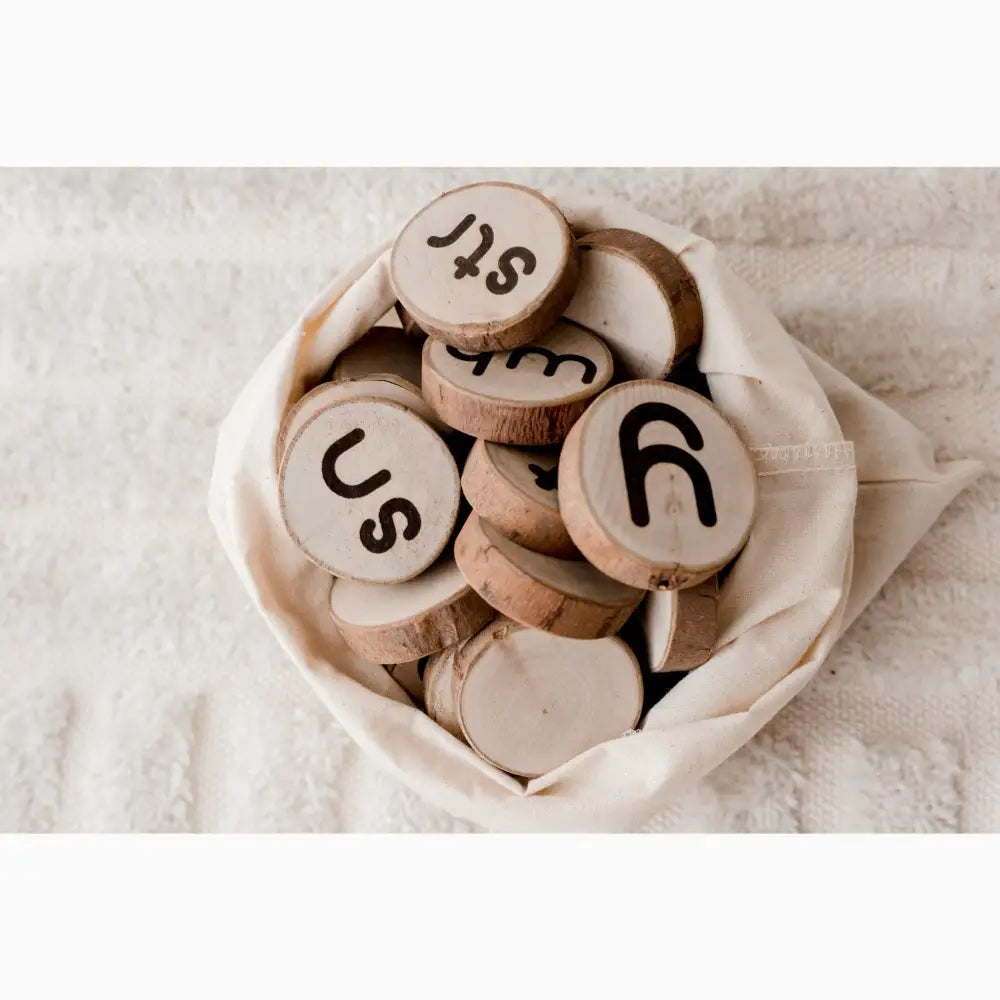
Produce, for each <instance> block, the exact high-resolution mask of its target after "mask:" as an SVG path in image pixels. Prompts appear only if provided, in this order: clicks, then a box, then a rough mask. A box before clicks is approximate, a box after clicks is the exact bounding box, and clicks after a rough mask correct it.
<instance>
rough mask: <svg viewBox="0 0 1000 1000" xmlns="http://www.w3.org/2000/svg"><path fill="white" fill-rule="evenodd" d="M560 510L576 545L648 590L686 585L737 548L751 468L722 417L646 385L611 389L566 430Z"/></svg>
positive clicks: (707, 406)
mask: <svg viewBox="0 0 1000 1000" xmlns="http://www.w3.org/2000/svg"><path fill="white" fill-rule="evenodd" d="M559 506H560V509H561V512H562V517H563V521H564V522H565V524H566V529H567V530H568V531H569V533H570V537H571V538H572V539H573V541H574V542H575V543H576V546H577V548H578V549H579V550H580V551H581V552H582V553H583V554H584V555H585V556H586V557H587V558H588V559H589V560H590V561H591V562H592V563H593V564H594V565H595V566H597V567H598V569H600V570H602V571H603V572H604V573H606V574H607V575H608V576H610V577H613V578H614V579H616V580H621V581H622V582H623V583H628V584H630V585H631V586H633V587H644V588H645V589H646V590H663V589H667V590H673V589H677V588H680V587H689V586H693V585H694V584H696V583H699V582H700V581H701V580H704V579H706V578H707V577H709V576H711V575H712V573H714V572H716V570H718V569H720V568H721V567H722V566H724V565H725V564H726V563H727V562H729V560H730V559H732V558H733V557H734V556H735V555H736V554H737V553H738V552H739V551H740V549H742V548H743V546H744V544H745V543H746V540H747V537H748V536H749V534H750V526H751V524H752V522H753V517H754V512H755V510H756V506H757V472H756V469H755V468H754V464H753V460H752V459H751V458H750V454H749V453H748V451H747V449H746V447H745V445H744V444H743V442H742V441H741V440H740V438H739V435H738V434H737V433H736V431H735V430H733V428H732V426H731V425H730V424H729V422H728V421H727V420H726V418H725V417H724V416H723V415H722V414H721V413H720V412H719V410H717V409H716V408H715V407H714V406H713V405H712V404H711V403H709V402H708V400H706V399H703V398H702V397H701V396H699V395H698V394H697V393H694V392H691V391H690V390H689V389H683V388H681V387H680V386H676V385H671V384H669V383H667V382H658V381H654V380H652V379H650V380H640V381H637V382H623V383H622V384H621V385H616V386H614V387H613V388H611V389H609V390H608V391H607V392H605V393H604V394H603V395H602V396H600V397H599V398H598V399H597V400H595V401H594V403H593V405H592V406H591V407H590V408H589V409H588V410H587V412H586V413H585V414H584V415H583V416H582V417H581V418H580V420H579V421H577V423H576V424H575V425H574V427H573V429H572V430H571V431H570V433H569V436H568V437H567V438H566V442H565V444H564V445H563V449H562V452H561V454H560V457H559Z"/></svg>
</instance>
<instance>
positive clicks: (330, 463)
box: [278, 397, 460, 662]
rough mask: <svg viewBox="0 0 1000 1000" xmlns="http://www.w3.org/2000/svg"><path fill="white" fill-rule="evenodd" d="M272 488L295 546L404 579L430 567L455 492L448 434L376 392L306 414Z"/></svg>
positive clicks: (355, 574)
mask: <svg viewBox="0 0 1000 1000" xmlns="http://www.w3.org/2000/svg"><path fill="white" fill-rule="evenodd" d="M278 488H279V494H280V500H281V515H282V517H283V518H284V521H285V526H286V527H287V528H288V533H289V534H290V535H291V536H292V538H293V539H294V540H295V542H296V544H297V545H298V546H299V548H300V549H302V551H303V552H304V553H305V554H306V555H307V556H308V557H309V558H310V559H311V560H312V561H313V562H315V563H316V564H317V565H319V566H322V567H323V568H324V569H325V570H327V571H328V572H330V573H332V574H333V575H334V576H343V577H349V578H351V579H354V580H364V581H367V582H369V583H398V582H400V581H403V580H409V579H411V578H412V577H414V576H416V575H417V574H418V573H421V572H422V571H423V570H425V569H426V568H427V567H428V566H430V565H431V563H433V562H434V560H435V559H437V557H438V556H439V555H440V554H441V551H442V550H443V549H444V547H445V545H446V544H447V542H448V538H449V536H450V535H451V531H452V528H453V527H454V526H455V518H456V516H457V514H458V501H459V496H460V490H459V478H458V468H457V467H456V465H455V460H454V459H453V458H452V457H451V453H450V452H449V451H448V448H447V446H446V445H445V443H444V441H443V440H442V439H441V438H440V437H439V436H438V435H437V434H436V433H435V432H434V431H433V430H432V429H431V428H430V426H428V424H426V423H425V422H424V421H423V420H421V419H420V417H418V416H416V415H415V414H414V413H413V412H411V411H410V410H408V409H406V408H405V407H403V406H400V405H399V404H398V403H390V402H388V401H387V400H384V399H374V398H372V397H362V398H359V399H348V400H342V401H340V402H336V403H333V404H331V405H330V406H327V407H325V408H324V409H322V410H320V411H319V412H318V413H317V414H315V415H314V416H313V417H311V418H310V419H309V420H308V421H307V422H306V423H305V424H304V425H303V426H302V427H301V428H300V429H299V430H298V432H297V433H296V434H295V436H294V437H293V438H291V439H290V440H289V443H288V446H287V448H286V450H285V456H284V459H283V460H282V463H281V470H280V472H279V485H278ZM410 658H411V659H412V657H410ZM375 659H376V662H381V660H380V659H379V658H377V657H376V658H375Z"/></svg>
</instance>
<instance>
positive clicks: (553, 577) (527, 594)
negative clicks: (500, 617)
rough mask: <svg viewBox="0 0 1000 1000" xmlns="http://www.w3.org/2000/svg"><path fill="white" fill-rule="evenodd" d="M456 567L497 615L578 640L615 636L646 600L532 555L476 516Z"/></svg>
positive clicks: (580, 569) (580, 568)
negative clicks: (642, 601) (643, 600)
mask: <svg viewBox="0 0 1000 1000" xmlns="http://www.w3.org/2000/svg"><path fill="white" fill-rule="evenodd" d="M455 561H456V562H457V563H458V566H459V569H461V571H462V573H463V574H464V575H465V578H466V580H468V581H469V583H470V584H471V585H472V587H473V588H474V589H475V590H476V591H477V592H478V593H479V594H480V595H482V597H483V598H484V599H485V600H486V601H488V602H489V603H490V604H491V605H492V606H493V607H494V608H496V609H497V611H500V612H502V613H503V614H505V615H507V616H508V617H509V618H513V619H514V620H515V621H518V622H521V623H522V624H524V625H531V626H532V627H534V628H539V629H544V630H546V631H548V632H553V633H554V634H556V635H562V636H567V637H568V638H573V639H599V638H601V637H602V636H606V635H614V633H615V632H617V631H618V630H619V629H620V628H621V627H622V625H624V624H625V622H626V620H627V619H628V616H629V615H630V614H631V613H632V612H633V611H634V610H635V608H636V607H637V605H638V604H639V601H640V600H641V599H642V597H643V596H644V595H643V593H642V591H641V590H636V589H635V588H634V587H628V586H625V585H624V584H621V583H619V582H618V581H617V580H612V579H610V578H609V577H606V576H605V575H604V574H603V573H601V572H599V571H598V570H596V569H595V568H594V567H593V566H591V565H589V564H588V563H585V562H582V561H580V562H571V561H570V560H568V559H555V558H553V557H552V556H546V555H542V554H541V553H540V552H532V551H531V550H530V549H526V548H524V547H523V546H521V545H518V544H517V543H515V542H512V541H511V540H510V539H509V538H506V537H505V536H504V535H502V534H501V533H500V532H499V531H498V530H497V529H496V528H494V527H493V526H492V525H491V524H490V523H489V522H487V521H484V520H483V519H482V518H481V517H479V516H478V515H476V514H472V515H470V516H469V519H468V520H467V521H466V522H465V524H464V525H463V527H462V530H461V531H460V532H459V533H458V538H457V539H456V540H455Z"/></svg>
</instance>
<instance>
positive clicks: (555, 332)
mask: <svg viewBox="0 0 1000 1000" xmlns="http://www.w3.org/2000/svg"><path fill="white" fill-rule="evenodd" d="M423 362H424V363H423V392H424V397H425V398H426V399H427V402H428V403H430V405H431V406H432V407H433V409H434V411H435V412H436V413H437V414H438V416H439V417H440V418H441V420H443V421H444V422H445V423H446V424H448V426H449V427H454V428H456V429H457V430H460V431H464V432H465V433H466V434H471V435H473V436H474V437H479V438H485V439H486V440H487V441H499V442H502V443H506V444H523V445H547V444H558V443H559V442H560V441H562V439H563V438H564V437H565V436H566V434H567V432H568V431H569V429H570V427H572V426H573V424H574V423H575V422H576V420H577V419H578V417H579V416H580V414H581V413H583V411H584V410H585V409H586V408H587V407H588V406H589V405H590V403H591V401H592V400H593V398H594V397H595V396H596V395H597V394H598V393H599V392H600V391H601V390H602V389H603V388H604V387H605V386H606V385H607V384H608V383H609V382H610V381H611V376H612V374H613V372H614V363H613V361H612V358H611V352H610V351H609V350H608V349H607V347H605V345H604V344H603V343H602V342H601V340H600V339H599V338H598V337H595V336H594V335H593V334H592V333H590V332H589V331H587V330H584V329H583V328H582V327H579V326H576V325H575V324H573V323H567V322H565V321H562V320H560V321H559V322H558V323H557V324H556V325H555V326H554V327H552V328H551V329H550V330H549V331H548V332H546V333H545V334H544V335H542V336H541V337H539V338H538V340H536V341H535V342H534V343H533V344H530V345H528V346H527V347H517V348H514V349H513V350H510V351H496V352H490V351H480V352H477V353H469V352H468V351H463V350H460V349H459V348H457V347H454V346H452V345H451V344H445V343H442V342H441V341H439V340H434V339H432V338H429V339H428V340H426V341H425V342H424V358H423Z"/></svg>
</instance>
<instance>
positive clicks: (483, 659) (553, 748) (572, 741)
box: [454, 618, 642, 778]
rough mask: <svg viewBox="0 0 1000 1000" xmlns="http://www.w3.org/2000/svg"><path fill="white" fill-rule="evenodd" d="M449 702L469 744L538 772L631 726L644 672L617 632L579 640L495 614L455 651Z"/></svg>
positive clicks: (498, 762)
mask: <svg viewBox="0 0 1000 1000" xmlns="http://www.w3.org/2000/svg"><path fill="white" fill-rule="evenodd" d="M454 674H455V677H454V688H455V707H456V711H457V715H458V719H459V724H460V725H461V727H462V732H463V733H464V734H465V738H466V740H467V741H468V743H469V745H470V746H471V747H472V748H473V749H474V750H475V751H476V752H477V753H478V754H479V755H480V756H481V757H483V758H485V759H486V760H488V761H489V762H490V763H491V764H494V765H495V766H496V767H499V768H500V769H501V770H503V771H507V772H508V773H510V774H516V775H520V776H521V777H525V778H536V777H538V776H539V775H541V774H545V773H546V772H547V771H551V770H552V769H553V768H556V767H558V766H559V765H560V764H565V763H566V761H568V760H572V759H573V758H574V757H576V756H577V755H578V754H581V753H583V752H584V751H585V750H589V749H590V748H591V747H594V746H597V744H598V743H603V742H605V741H606V740H612V739H616V738H617V737H619V736H623V735H624V734H625V733H626V732H628V731H629V730H630V729H632V728H633V727H634V726H635V724H636V723H637V722H638V721H639V714H640V712H641V711H642V675H641V673H640V671H639V665H638V663H637V662H636V659H635V656H634V655H633V653H632V651H631V650H630V649H629V648H628V646H627V645H626V644H625V643H624V642H622V640H621V639H618V638H616V637H613V636H612V637H609V638H606V639H598V640H596V641H594V642H587V643H584V642H582V641H581V640H579V639H566V638H563V637H561V636H555V635H552V634H550V633H548V632H541V631H538V630H537V629H530V628H524V627H523V626H521V625H518V624H517V623H515V622H512V621H509V620H506V619H503V618H498V619H497V620H496V621H494V622H493V623H492V624H490V625H488V626H487V627H486V628H485V629H483V631H482V632H480V633H479V634H477V635H476V636H475V637H474V638H472V639H470V640H469V641H468V642H467V643H465V644H464V645H463V646H462V648H461V649H460V650H459V651H458V653H457V655H456V656H455V666H454Z"/></svg>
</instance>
